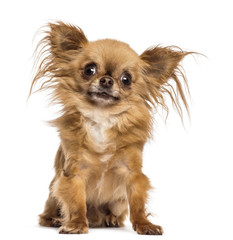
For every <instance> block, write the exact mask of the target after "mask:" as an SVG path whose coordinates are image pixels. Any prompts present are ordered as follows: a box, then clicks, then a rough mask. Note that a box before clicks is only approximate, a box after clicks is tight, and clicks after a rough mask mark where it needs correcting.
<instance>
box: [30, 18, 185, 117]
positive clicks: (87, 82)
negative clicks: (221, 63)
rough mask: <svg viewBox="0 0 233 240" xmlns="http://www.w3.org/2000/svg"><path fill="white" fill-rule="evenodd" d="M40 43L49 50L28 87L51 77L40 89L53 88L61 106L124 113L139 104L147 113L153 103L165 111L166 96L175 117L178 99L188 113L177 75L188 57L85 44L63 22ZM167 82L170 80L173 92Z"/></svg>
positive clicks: (165, 50) (171, 51) (108, 43)
mask: <svg viewBox="0 0 233 240" xmlns="http://www.w3.org/2000/svg"><path fill="white" fill-rule="evenodd" d="M41 43H42V44H45V46H47V47H48V49H47V53H48V54H47V56H46V57H45V59H44V60H43V61H42V64H41V65H40V66H39V68H38V72H37V75H36V76H35V78H34V81H33V84H32V87H33V85H34V84H35V83H36V82H37V80H38V79H40V78H41V77H44V76H47V77H49V80H48V81H47V82H45V83H44V84H42V88H43V87H46V86H47V87H53V88H54V90H55V91H54V98H55V99H56V100H58V101H59V102H60V103H62V104H63V105H64V107H76V108H79V106H81V105H85V106H87V105H88V106H89V107H90V106H91V107H93V108H104V109H106V108H114V107H118V109H119V107H122V109H126V108H125V107H126V106H132V105H137V104H139V105H140V104H142V103H143V104H145V105H146V106H147V107H148V108H150V106H151V104H152V105H154V104H156V103H157V104H161V105H162V106H163V107H165V108H166V104H165V100H164V99H165V98H164V95H165V94H168V95H169V96H170V97H171V99H172V101H173V103H174V105H175V107H176V108H177V109H178V111H179V113H181V112H182V111H181V106H180V103H179V100H178V99H179V98H178V95H179V96H181V99H182V101H183V103H184V105H185V107H186V108H187V102H186V99H185V95H184V93H183V88H182V84H181V81H180V80H179V78H178V76H177V73H178V72H180V70H179V63H180V61H181V60H182V59H183V57H184V56H186V55H187V54H189V53H188V52H184V51H182V50H180V49H178V48H172V47H153V48H150V49H148V50H146V51H145V52H144V53H142V54H141V55H138V54H137V53H136V52H135V51H134V50H132V49H131V48H130V47H129V45H128V44H125V43H123V42H120V41H116V40H110V39H105V40H98V41H94V42H91V41H88V40H87V38H86V36H85V35H84V33H83V31H82V30H81V29H80V28H78V27H76V26H73V25H67V24H64V23H62V22H58V23H55V24H49V31H47V35H46V37H45V38H44V39H43V40H42V41H41ZM180 73H182V72H180ZM182 76H183V75H182ZM183 78H184V77H183ZM169 79H173V80H174V81H173V82H174V83H175V84H176V87H177V91H175V90H174V88H173V86H172V85H171V84H170V83H169V81H168V80H169ZM184 80H185V78H184ZM184 82H185V83H186V81H184ZM150 103H151V104H150ZM166 110H167V109H166ZM122 111H123V110H122Z"/></svg>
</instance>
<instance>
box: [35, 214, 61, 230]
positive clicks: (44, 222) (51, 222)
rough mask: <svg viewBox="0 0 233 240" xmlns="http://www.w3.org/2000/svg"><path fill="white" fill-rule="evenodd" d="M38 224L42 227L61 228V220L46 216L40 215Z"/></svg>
mask: <svg viewBox="0 0 233 240" xmlns="http://www.w3.org/2000/svg"><path fill="white" fill-rule="evenodd" d="M39 217H40V218H39V224H40V225H41V226H44V227H60V226H61V218H54V217H48V216H46V215H43V214H41V215H40V216H39Z"/></svg>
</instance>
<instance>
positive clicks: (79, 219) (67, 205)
mask: <svg viewBox="0 0 233 240" xmlns="http://www.w3.org/2000/svg"><path fill="white" fill-rule="evenodd" d="M72 143H73V142H72ZM76 146H77V145H76V144H71V143H70V142H68V143H64V142H63V147H62V149H63V153H64V156H65V161H64V162H63V164H62V166H61V167H62V169H61V171H60V174H59V176H58V178H57V180H56V181H55V183H54V184H53V189H52V192H53V196H54V197H55V198H57V200H58V202H59V204H60V207H61V215H62V226H61V228H60V231H59V232H60V233H87V232H88V221H87V217H86V211H87V210H86V186H85V171H83V170H82V169H80V168H79V166H80V161H79V153H78V152H77V147H76Z"/></svg>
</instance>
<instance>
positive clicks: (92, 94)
mask: <svg viewBox="0 0 233 240" xmlns="http://www.w3.org/2000/svg"><path fill="white" fill-rule="evenodd" d="M87 94H88V95H89V96H90V97H91V98H93V99H100V100H101V99H103V100H106V101H119V100H120V98H119V97H116V96H113V95H111V94H110V93H107V92H105V91H100V92H88V93H87Z"/></svg>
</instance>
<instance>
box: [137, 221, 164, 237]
mask: <svg viewBox="0 0 233 240" xmlns="http://www.w3.org/2000/svg"><path fill="white" fill-rule="evenodd" d="M133 229H134V230H135V231H136V232H137V233H138V234H142V235H162V234H163V229H162V227H160V226H159V225H154V224H152V223H150V222H149V223H145V224H137V223H136V224H134V225H133Z"/></svg>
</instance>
